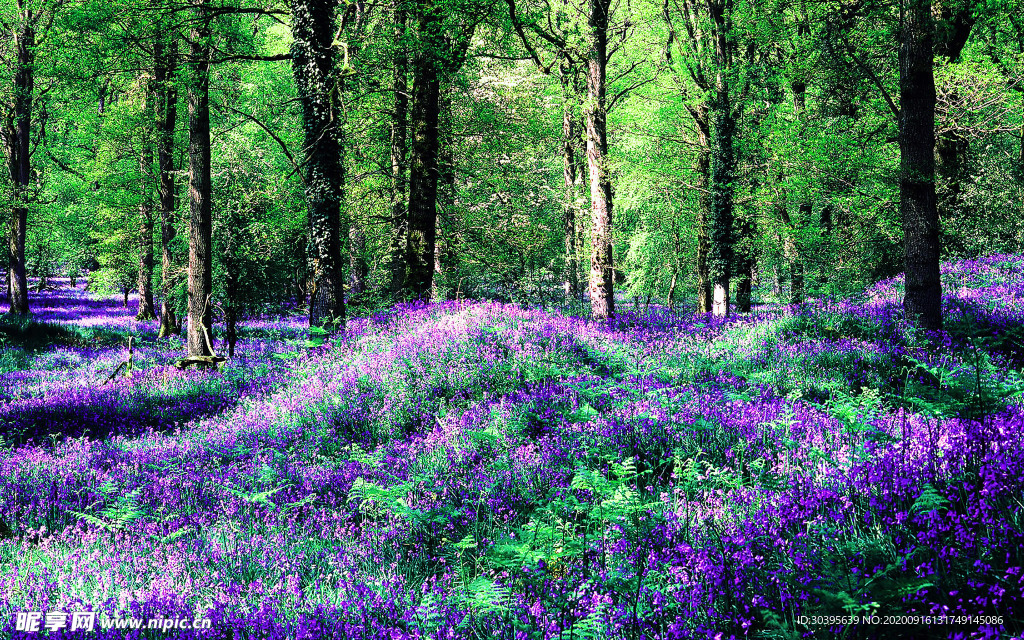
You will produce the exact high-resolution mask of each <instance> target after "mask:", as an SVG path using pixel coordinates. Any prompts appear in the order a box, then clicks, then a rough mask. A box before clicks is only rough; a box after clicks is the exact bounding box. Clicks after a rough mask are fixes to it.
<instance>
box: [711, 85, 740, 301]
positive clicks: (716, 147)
mask: <svg viewBox="0 0 1024 640" xmlns="http://www.w3.org/2000/svg"><path fill="white" fill-rule="evenodd" d="M730 109H731V105H730V103H729V96H728V94H727V93H725V92H720V93H719V95H718V96H717V98H716V104H715V105H713V106H712V108H711V131H712V144H713V146H712V152H711V218H710V220H709V224H708V273H709V274H710V277H711V285H712V287H713V290H714V298H713V301H712V308H711V311H712V313H713V314H714V315H716V316H721V317H724V316H727V315H729V280H730V276H731V275H732V274H731V266H732V254H733V247H732V218H733V210H732V208H733V188H734V186H733V180H734V179H735V166H734V165H735V162H734V155H733V142H732V138H733V128H734V123H733V120H732V116H731V114H730Z"/></svg>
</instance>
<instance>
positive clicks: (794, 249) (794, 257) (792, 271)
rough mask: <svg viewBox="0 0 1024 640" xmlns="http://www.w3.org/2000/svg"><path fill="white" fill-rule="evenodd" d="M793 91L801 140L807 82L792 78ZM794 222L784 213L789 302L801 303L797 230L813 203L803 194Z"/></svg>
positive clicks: (804, 132) (801, 273)
mask: <svg viewBox="0 0 1024 640" xmlns="http://www.w3.org/2000/svg"><path fill="white" fill-rule="evenodd" d="M790 89H792V91H793V113H794V115H796V119H797V137H798V139H799V140H800V141H803V140H804V139H805V138H806V136H807V84H806V83H805V82H804V81H803V80H793V81H792V82H791V83H790ZM797 212H798V215H797V219H796V224H795V225H794V224H793V221H792V220H791V219H790V218H789V215H788V212H787V215H786V218H785V220H786V225H787V227H788V231H789V238H788V239H787V240H786V250H787V251H788V253H789V255H788V257H789V277H790V289H789V294H790V295H789V303H790V304H802V303H803V301H804V262H803V257H802V256H801V255H800V242H799V238H798V235H799V230H800V229H801V228H802V227H803V225H804V224H806V222H807V221H808V220H809V219H810V216H811V213H812V212H813V205H812V204H811V202H810V201H808V200H807V199H806V197H805V196H803V197H802V199H801V200H800V204H799V205H798V206H797Z"/></svg>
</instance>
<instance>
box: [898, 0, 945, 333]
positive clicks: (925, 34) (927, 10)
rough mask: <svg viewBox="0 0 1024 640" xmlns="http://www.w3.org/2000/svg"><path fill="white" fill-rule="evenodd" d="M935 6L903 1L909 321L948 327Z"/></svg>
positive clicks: (903, 204) (903, 206) (903, 201)
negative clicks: (942, 274)
mask: <svg viewBox="0 0 1024 640" xmlns="http://www.w3.org/2000/svg"><path fill="white" fill-rule="evenodd" d="M932 37H933V24H932V15H931V2H929V1H928V0H903V3H902V25H901V30H900V50H899V65H900V130H899V143H900V214H901V217H902V221H903V248H904V269H905V273H906V295H905V296H904V298H903V310H904V312H905V314H906V316H907V319H908V320H909V321H910V322H913V323H914V324H917V325H919V326H921V327H923V328H926V329H941V328H942V285H941V282H940V280H939V257H940V256H939V253H940V246H939V215H938V208H937V204H936V199H935V79H934V76H933V72H932V65H933V60H932V53H933V52H932Z"/></svg>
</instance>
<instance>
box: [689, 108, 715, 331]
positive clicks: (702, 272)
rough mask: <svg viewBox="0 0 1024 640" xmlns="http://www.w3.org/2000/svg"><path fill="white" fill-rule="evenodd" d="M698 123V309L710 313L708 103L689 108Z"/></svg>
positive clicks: (709, 130)
mask: <svg viewBox="0 0 1024 640" xmlns="http://www.w3.org/2000/svg"><path fill="white" fill-rule="evenodd" d="M690 115H691V116H693V120H694V124H696V125H697V144H698V151H697V166H696V179H697V311H698V312H699V313H709V312H710V311H711V307H712V302H713V300H714V290H713V288H712V285H711V274H710V272H709V271H708V251H709V246H708V238H709V235H708V231H709V226H708V225H709V224H710V222H711V125H710V123H709V122H708V106H707V105H706V104H702V105H699V106H698V107H696V108H694V109H693V110H691V111H690Z"/></svg>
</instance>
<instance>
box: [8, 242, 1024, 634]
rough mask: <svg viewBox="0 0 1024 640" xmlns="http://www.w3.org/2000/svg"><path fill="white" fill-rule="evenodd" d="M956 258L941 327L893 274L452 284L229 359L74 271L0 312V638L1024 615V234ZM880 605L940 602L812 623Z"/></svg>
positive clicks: (791, 627)
mask: <svg viewBox="0 0 1024 640" xmlns="http://www.w3.org/2000/svg"><path fill="white" fill-rule="evenodd" d="M943 277H944V287H945V291H946V292H947V295H946V298H945V313H946V331H944V332H941V333H932V334H927V335H926V334H922V333H919V332H916V331H914V330H913V329H912V328H910V327H908V326H907V325H906V324H905V323H903V321H902V312H901V311H900V305H899V300H900V298H901V286H902V285H901V281H900V280H899V279H895V280H893V281H888V282H883V283H880V284H879V285H876V286H875V287H873V288H872V289H871V290H869V291H868V292H866V294H864V295H862V296H858V297H855V298H850V299H847V300H842V301H831V302H829V301H819V302H816V303H814V304H809V305H805V306H802V307H791V308H774V309H771V310H767V311H764V312H760V313H755V314H753V315H749V314H747V315H739V316H735V317H733V318H730V319H729V320H727V321H722V320H716V319H712V318H710V317H706V316H703V315H669V314H663V315H657V314H654V315H645V316H642V317H641V316H637V315H631V314H629V313H627V314H624V315H620V316H619V317H618V318H617V319H616V320H615V321H614V322H612V323H609V324H598V323H593V322H590V321H586V320H581V319H578V318H573V317H569V316H565V315H560V314H558V313H555V312H545V311H539V310H530V309H524V308H521V307H517V306H512V305H501V304H495V303H479V302H472V303H470V302H448V303H442V304H433V305H427V306H422V305H419V306H412V305H409V306H399V307H396V308H394V309H392V310H390V311H388V312H387V313H383V314H378V315H376V316H373V317H369V318H361V319H357V320H353V321H351V322H350V324H349V326H348V330H347V332H346V334H345V336H344V337H342V338H335V339H329V340H326V341H322V340H318V339H315V338H316V336H311V337H312V338H314V339H313V340H309V341H307V336H305V334H304V332H303V330H302V323H301V320H300V319H295V318H292V319H288V318H285V319H281V320H277V321H268V320H263V321H259V322H252V323H249V324H248V325H247V327H246V329H245V331H244V333H243V335H242V339H241V341H240V342H239V346H238V349H237V353H238V354H239V355H238V356H237V357H235V358H234V359H232V360H230V361H229V362H228V363H227V364H226V366H224V367H223V368H221V369H220V370H218V371H216V372H211V371H194V370H187V371H184V372H182V371H179V370H177V369H175V368H173V367H171V366H169V365H170V363H171V362H173V360H174V359H175V358H177V357H180V354H181V353H182V346H181V343H180V341H177V340H176V339H174V340H170V341H168V340H157V339H156V336H155V330H156V327H155V325H154V324H151V323H139V322H136V321H135V320H132V319H131V318H130V315H129V313H128V310H125V309H121V308H119V307H118V306H117V301H115V300H113V299H109V300H106V299H95V298H91V297H89V296H88V295H86V294H85V293H84V292H83V291H82V290H81V288H77V289H75V288H72V287H70V286H69V285H67V283H66V282H65V283H62V285H61V286H60V287H58V288H57V289H55V290H52V291H46V292H43V293H42V294H40V295H39V296H38V297H36V298H35V304H36V310H37V313H36V315H35V316H34V318H33V319H32V320H31V321H21V320H13V319H10V318H8V319H6V320H4V324H0V331H2V333H0V339H2V342H0V374H2V375H0V438H2V439H0V620H2V622H0V634H2V635H3V636H5V637H6V636H13V637H19V638H28V637H37V636H40V635H46V633H45V631H44V632H42V633H40V634H36V633H25V632H19V631H15V614H16V613H17V612H19V611H41V612H48V611H64V612H69V611H96V612H98V614H99V616H100V618H101V619H104V618H113V617H118V616H138V617H147V616H148V617H165V618H169V617H187V618H202V617H207V618H210V619H211V620H212V633H211V632H199V631H196V632H191V633H192V634H193V636H194V637H234V638H332V637H333V638H392V639H396V640H397V639H400V638H422V639H427V638H433V639H438V640H440V639H442V638H466V639H470V638H509V639H515V640H519V639H527V638H560V639H561V638H581V639H582V638H629V639H633V638H635V639H641V638H730V637H760V638H799V637H847V638H854V637H865V638H866V637H880V638H881V637H897V636H899V637H936V638H938V637H959V638H975V637H977V638H982V637H985V638H989V637H991V638H995V637H1020V636H1021V634H1022V632H1024V400H1022V393H1024V377H1022V376H1021V375H1020V374H1019V371H1020V370H1021V368H1022V367H1024V256H993V257H989V258H985V259H981V260H976V261H962V262H956V263H948V264H945V265H944V266H943ZM128 336H132V337H133V338H134V344H136V345H137V346H136V347H135V348H134V351H133V363H132V364H133V366H132V369H131V371H130V372H127V375H124V373H125V369H124V368H122V374H121V375H117V376H114V377H113V378H112V379H110V380H109V381H107V379H108V378H110V374H111V373H112V372H113V371H114V370H115V369H116V367H117V365H118V364H119V363H120V362H122V361H125V360H126V357H127V348H126V345H127V338H128ZM869 615H877V616H879V619H884V617H885V616H890V615H898V616H903V618H902V620H903V622H906V621H907V620H908V619H911V618H910V617H911V616H925V615H933V616H948V618H946V619H940V620H941V622H934V621H933V622H932V623H930V624H924V625H918V626H917V627H915V628H913V629H904V630H902V631H897V627H895V626H886V625H883V624H860V623H859V624H845V625H844V624H835V625H833V626H831V627H830V626H828V624H815V623H814V622H813V620H814V619H815V618H814V616H858V617H861V616H869ZM147 633H149V634H151V636H152V637H168V636H167V634H161V633H159V632H156V633H154V632H147V631H134V632H125V631H123V630H118V631H113V630H101V629H97V630H95V631H92V632H82V631H75V632H74V633H71V632H69V631H67V630H65V631H57V632H54V633H50V634H49V637H60V638H70V637H80V638H83V639H85V638H89V639H96V640H102V639H105V638H121V637H151V636H148V635H147ZM131 634H134V635H131ZM175 637H189V636H188V634H186V633H185V632H180V633H179V634H178V635H177V636H175Z"/></svg>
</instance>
